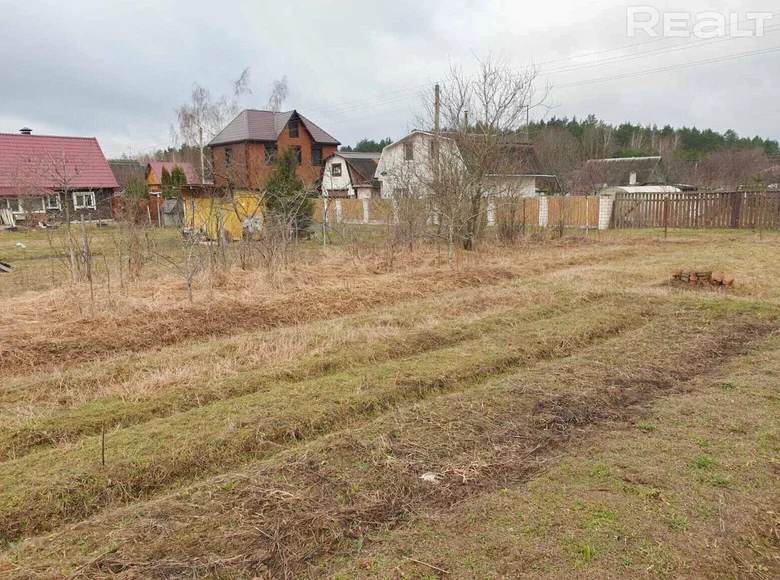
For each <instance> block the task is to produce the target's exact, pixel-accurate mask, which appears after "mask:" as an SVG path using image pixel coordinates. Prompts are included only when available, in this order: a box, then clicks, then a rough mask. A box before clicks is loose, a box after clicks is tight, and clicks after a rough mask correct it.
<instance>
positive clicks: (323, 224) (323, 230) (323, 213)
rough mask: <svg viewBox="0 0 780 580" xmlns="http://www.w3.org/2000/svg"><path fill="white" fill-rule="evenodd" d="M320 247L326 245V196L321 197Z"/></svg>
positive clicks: (325, 246)
mask: <svg viewBox="0 0 780 580" xmlns="http://www.w3.org/2000/svg"><path fill="white" fill-rule="evenodd" d="M322 247H323V248H327V247H328V198H327V197H323V198H322Z"/></svg>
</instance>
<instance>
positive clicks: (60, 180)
mask: <svg viewBox="0 0 780 580" xmlns="http://www.w3.org/2000/svg"><path fill="white" fill-rule="evenodd" d="M118 187H119V185H118V184H117V181H116V178H115V177H114V174H113V172H112V171H111V168H110V167H109V165H108V162H107V161H106V158H105V156H104V155H103V151H102V150H101V148H100V145H99V144H98V142H97V139H95V138H94V137H65V136H54V135H33V134H32V130H31V129H28V128H27V127H25V128H24V129H21V130H20V132H19V133H0V210H10V212H11V213H12V214H13V216H14V219H16V220H19V221H29V222H30V224H31V225H33V224H34V223H38V222H62V221H65V219H66V218H69V219H70V220H71V221H73V220H79V219H81V217H82V216H83V217H84V218H85V219H87V220H90V221H91V220H109V219H112V218H113V213H112V204H111V199H112V196H113V195H114V192H115V191H116V190H117V188H118Z"/></svg>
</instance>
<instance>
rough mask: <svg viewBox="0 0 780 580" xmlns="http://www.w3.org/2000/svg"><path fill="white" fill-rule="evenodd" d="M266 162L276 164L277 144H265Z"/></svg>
mask: <svg viewBox="0 0 780 580" xmlns="http://www.w3.org/2000/svg"><path fill="white" fill-rule="evenodd" d="M265 162H266V163H276V143H266V144H265Z"/></svg>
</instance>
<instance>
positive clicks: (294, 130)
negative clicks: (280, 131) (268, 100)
mask: <svg viewBox="0 0 780 580" xmlns="http://www.w3.org/2000/svg"><path fill="white" fill-rule="evenodd" d="M287 127H288V128H289V130H290V137H291V138H293V139H294V138H296V137H298V119H290V122H289V123H287Z"/></svg>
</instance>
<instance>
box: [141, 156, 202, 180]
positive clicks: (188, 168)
mask: <svg viewBox="0 0 780 580" xmlns="http://www.w3.org/2000/svg"><path fill="white" fill-rule="evenodd" d="M177 166H178V167H181V168H182V170H183V171H184V175H186V176H187V183H200V179H198V173H197V172H196V171H195V168H194V167H193V166H192V163H187V162H178V161H152V162H150V163H149V164H148V165H147V166H146V177H147V178H148V177H149V170H150V169H151V170H152V171H154V175H155V177H157V179H158V181H162V171H163V169H165V170H167V171H168V173H171V172H172V171H173V168H174V167H177Z"/></svg>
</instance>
